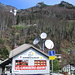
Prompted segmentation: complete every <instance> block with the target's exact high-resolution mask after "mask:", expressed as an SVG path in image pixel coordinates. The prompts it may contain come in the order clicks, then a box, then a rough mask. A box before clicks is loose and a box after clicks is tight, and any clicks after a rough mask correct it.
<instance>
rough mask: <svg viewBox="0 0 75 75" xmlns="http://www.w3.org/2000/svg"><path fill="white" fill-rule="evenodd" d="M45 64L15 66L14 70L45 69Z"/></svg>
mask: <svg viewBox="0 0 75 75" xmlns="http://www.w3.org/2000/svg"><path fill="white" fill-rule="evenodd" d="M45 69H46V66H23V65H20V66H15V70H45Z"/></svg>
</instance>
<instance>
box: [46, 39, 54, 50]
mask: <svg viewBox="0 0 75 75" xmlns="http://www.w3.org/2000/svg"><path fill="white" fill-rule="evenodd" d="M45 46H46V47H47V48H48V49H52V48H53V47H54V43H53V42H52V41H51V40H46V41H45Z"/></svg>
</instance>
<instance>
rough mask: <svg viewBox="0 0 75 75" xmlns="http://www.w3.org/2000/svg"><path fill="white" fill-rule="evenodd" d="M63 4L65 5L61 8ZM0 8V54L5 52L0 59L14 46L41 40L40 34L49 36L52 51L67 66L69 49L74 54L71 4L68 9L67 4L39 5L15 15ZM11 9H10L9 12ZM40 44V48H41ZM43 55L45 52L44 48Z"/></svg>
mask: <svg viewBox="0 0 75 75" xmlns="http://www.w3.org/2000/svg"><path fill="white" fill-rule="evenodd" d="M63 3H65V4H66V6H64V5H63V6H62V4H63ZM0 6H1V9H0V15H1V16H0V28H1V29H0V45H2V46H0V53H1V54H3V53H5V54H3V55H4V56H2V55H0V56H1V57H4V59H5V58H6V57H7V56H8V54H9V52H10V50H12V49H13V48H14V46H15V44H17V45H18V46H19V45H21V44H23V43H30V44H33V40H34V39H35V38H37V37H40V34H41V33H42V32H46V33H47V35H48V37H47V38H46V39H51V40H52V41H53V42H54V48H53V49H54V50H55V51H56V53H61V54H62V57H63V58H64V59H62V61H63V62H64V63H63V64H65V63H69V62H68V59H69V58H68V50H72V52H73V51H75V9H74V6H73V5H72V6H70V4H69V3H66V2H61V3H60V4H57V5H46V4H44V3H43V2H42V3H38V4H36V6H34V7H31V8H28V9H21V10H18V11H17V15H16V16H14V15H13V14H12V13H10V12H8V11H6V12H5V11H4V10H2V9H6V10H7V6H5V5H3V4H0ZM69 7H70V8H69ZM10 8H11V6H9V8H8V9H9V10H10ZM41 41H42V40H40V42H39V45H40V46H42V42H41ZM35 46H36V47H38V46H37V45H35ZM38 48H39V47H38ZM4 51H5V52H4ZM7 51H8V52H7ZM45 52H46V53H48V49H47V48H46V47H45ZM70 60H72V59H70ZM65 61H66V62H65ZM72 61H73V60H72ZM72 64H74V62H72ZM74 65H75V64H74Z"/></svg>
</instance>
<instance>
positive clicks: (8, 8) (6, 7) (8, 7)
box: [0, 3, 18, 11]
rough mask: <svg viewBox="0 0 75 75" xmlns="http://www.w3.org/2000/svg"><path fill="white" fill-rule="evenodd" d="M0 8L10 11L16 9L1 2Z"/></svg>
mask: <svg viewBox="0 0 75 75" xmlns="http://www.w3.org/2000/svg"><path fill="white" fill-rule="evenodd" d="M0 9H4V10H6V11H10V10H15V9H16V10H18V9H17V8H16V7H13V6H10V5H4V4H2V3H0Z"/></svg>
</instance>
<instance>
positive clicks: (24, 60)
mask: <svg viewBox="0 0 75 75" xmlns="http://www.w3.org/2000/svg"><path fill="white" fill-rule="evenodd" d="M12 73H13V74H49V73H50V65H49V59H48V57H47V56H45V55H44V54H42V53H40V52H39V51H37V50H35V49H34V48H29V49H27V50H25V51H23V52H21V53H20V54H18V55H16V56H15V57H13V59H12Z"/></svg>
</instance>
